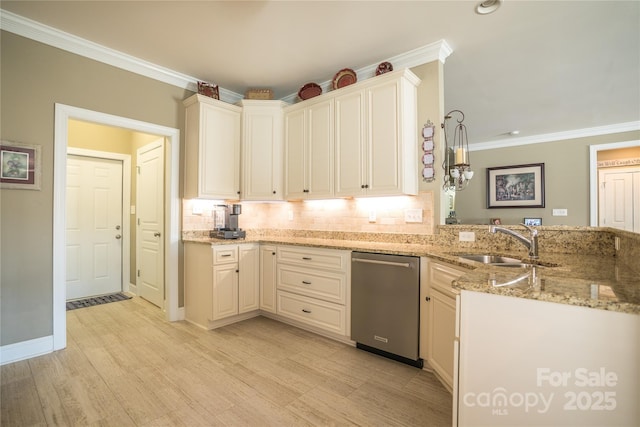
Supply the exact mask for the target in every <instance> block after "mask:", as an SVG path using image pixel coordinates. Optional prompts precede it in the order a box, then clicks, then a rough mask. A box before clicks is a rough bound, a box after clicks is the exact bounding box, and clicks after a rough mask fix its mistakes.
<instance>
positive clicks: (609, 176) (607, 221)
mask: <svg viewBox="0 0 640 427" xmlns="http://www.w3.org/2000/svg"><path fill="white" fill-rule="evenodd" d="M639 176H640V171H637V170H634V169H630V170H620V169H618V170H602V171H600V215H599V218H600V226H602V227H614V228H619V229H621V230H627V231H636V232H637V231H638V230H640V224H638V222H637V220H636V219H635V218H636V217H637V216H638V210H639V206H640V194H638V193H640V188H639V187H638V186H637V184H635V185H634V181H638V180H639V179H640V178H638V177H639Z"/></svg>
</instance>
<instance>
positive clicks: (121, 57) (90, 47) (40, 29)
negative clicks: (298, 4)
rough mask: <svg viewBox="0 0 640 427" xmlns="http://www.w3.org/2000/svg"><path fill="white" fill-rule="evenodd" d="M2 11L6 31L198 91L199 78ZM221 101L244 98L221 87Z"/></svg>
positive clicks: (1, 18) (0, 10)
mask: <svg viewBox="0 0 640 427" xmlns="http://www.w3.org/2000/svg"><path fill="white" fill-rule="evenodd" d="M0 12H1V13H0V28H1V29H2V30H5V31H8V32H10V33H14V34H17V35H19V36H22V37H26V38H29V39H31V40H35V41H38V42H40V43H44V44H46V45H49V46H53V47H56V48H58V49H62V50H65V51H67V52H71V53H74V54H76V55H80V56H84V57H85V58H90V59H93V60H95V61H99V62H102V63H104V64H108V65H112V66H114V67H117V68H121V69H123V70H127V71H131V72H132V73H136V74H140V75H142V76H145V77H149V78H151V79H154V80H158V81H161V82H163V83H167V84H170V85H173V86H177V87H179V88H182V89H187V90H190V91H192V92H197V91H198V85H197V81H198V80H199V79H197V78H196V77H192V76H188V75H186V74H182V73H179V72H177V71H173V70H170V69H168V68H165V67H162V66H160V65H156V64H153V63H151V62H148V61H144V60H142V59H139V58H136V57H134V56H131V55H127V54H126V53H122V52H119V51H117V50H114V49H111V48H108V47H106V46H102V45H100V44H98V43H94V42H91V41H89V40H86V39H83V38H80V37H78V36H74V35H73V34H70V33H66V32H64V31H60V30H58V29H56V28H53V27H49V26H48V25H44V24H41V23H39V22H37V21H33V20H31V19H28V18H25V17H22V16H20V15H16V14H15V13H12V12H8V11H6V10H4V9H0ZM220 98H221V99H222V100H223V101H226V102H229V103H232V104H235V103H236V102H238V101H239V100H241V99H242V98H243V96H242V95H240V94H237V93H235V92H232V91H230V90H227V89H224V88H220Z"/></svg>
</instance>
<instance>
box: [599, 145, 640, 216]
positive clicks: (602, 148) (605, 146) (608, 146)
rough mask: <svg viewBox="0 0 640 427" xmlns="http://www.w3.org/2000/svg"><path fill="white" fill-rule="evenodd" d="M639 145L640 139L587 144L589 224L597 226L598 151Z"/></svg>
mask: <svg viewBox="0 0 640 427" xmlns="http://www.w3.org/2000/svg"><path fill="white" fill-rule="evenodd" d="M638 146H640V140H633V141H623V142H612V143H611V144H595V145H590V146H589V225H590V226H591V227H597V226H598V222H599V220H598V151H604V150H615V149H618V148H629V147H638Z"/></svg>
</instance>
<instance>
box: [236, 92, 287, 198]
mask: <svg viewBox="0 0 640 427" xmlns="http://www.w3.org/2000/svg"><path fill="white" fill-rule="evenodd" d="M239 105H241V106H242V144H241V156H242V164H241V169H242V170H241V178H242V179H241V187H242V189H241V193H240V199H241V200H283V199H284V189H283V181H282V175H283V174H282V172H283V146H284V135H283V127H284V113H283V107H284V105H285V104H284V103H283V102H282V101H264V100H246V99H245V100H242V101H241V102H240V104H239Z"/></svg>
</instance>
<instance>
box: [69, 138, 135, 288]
mask: <svg viewBox="0 0 640 427" xmlns="http://www.w3.org/2000/svg"><path fill="white" fill-rule="evenodd" d="M67 154H71V155H74V156H84V157H90V158H98V159H109V160H119V161H121V162H122V228H121V233H120V234H122V277H121V283H122V290H123V291H127V290H129V289H128V288H129V285H128V284H129V279H130V277H129V276H130V274H131V230H130V229H131V226H130V222H131V214H130V213H129V212H130V209H131V155H129V154H121V153H112V152H110V151H97V150H89V149H86V148H76V147H67Z"/></svg>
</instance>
